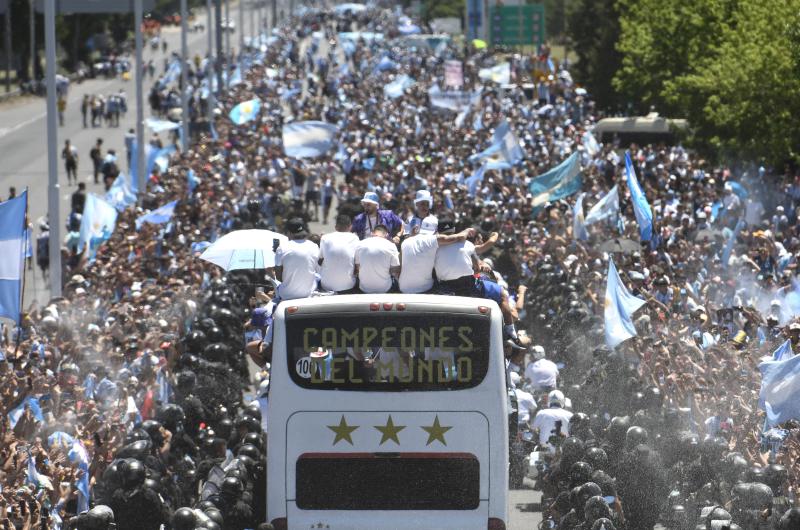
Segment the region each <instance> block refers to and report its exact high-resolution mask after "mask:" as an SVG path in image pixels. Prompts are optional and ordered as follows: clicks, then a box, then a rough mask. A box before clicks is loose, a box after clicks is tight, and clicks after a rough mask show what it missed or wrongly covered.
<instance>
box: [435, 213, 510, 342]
mask: <svg viewBox="0 0 800 530" xmlns="http://www.w3.org/2000/svg"><path fill="white" fill-rule="evenodd" d="M455 231H456V223H455V219H454V218H453V217H452V216H450V215H448V216H445V217H442V218H441V219H439V233H441V234H454V233H455ZM434 270H435V271H436V277H437V278H438V280H439V286H440V288H442V289H443V290H445V291H452V292H454V293H455V294H456V295H458V296H477V297H480V298H488V299H490V300H494V301H495V302H497V304H498V305H499V306H500V311H502V313H503V323H504V324H505V326H504V328H503V331H504V332H505V333H506V335H507V336H508V337H511V338H513V339H515V340H516V339H517V331H516V329H515V328H514V316H513V312H512V310H511V305H510V304H509V302H508V294H507V293H506V292H505V291H504V290H503V288H502V287H500V286H499V285H498V284H497V283H495V282H492V281H488V280H481V281H480V282H476V280H475V274H476V273H479V272H491V268H490V267H488V266H486V265H485V264H484V263H483V262H482V261H481V260H480V259H479V258H478V254H477V253H476V252H475V245H474V244H473V243H472V242H471V241H468V240H467V241H461V242H458V243H455V244H452V245H446V246H443V247H439V248H438V249H437V250H436V259H435V261H434Z"/></svg>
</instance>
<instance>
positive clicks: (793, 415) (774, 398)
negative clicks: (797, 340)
mask: <svg viewBox="0 0 800 530" xmlns="http://www.w3.org/2000/svg"><path fill="white" fill-rule="evenodd" d="M758 369H759V370H760V371H761V391H760V392H759V396H758V406H759V408H761V409H762V410H764V411H765V412H766V413H767V417H766V421H765V422H764V427H765V430H766V429H767V428H769V427H772V426H775V425H778V424H781V423H783V422H785V421H787V420H791V419H798V418H800V399H798V397H800V355H795V356H794V357H790V358H789V359H786V360H784V361H765V362H763V363H761V364H759V365H758Z"/></svg>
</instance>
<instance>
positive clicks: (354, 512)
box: [267, 294, 508, 530]
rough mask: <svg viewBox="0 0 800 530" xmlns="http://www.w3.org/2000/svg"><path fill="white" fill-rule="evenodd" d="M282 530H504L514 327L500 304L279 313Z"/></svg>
mask: <svg viewBox="0 0 800 530" xmlns="http://www.w3.org/2000/svg"><path fill="white" fill-rule="evenodd" d="M274 326H275V327H274V330H275V333H274V341H273V354H272V369H271V379H270V385H271V386H270V396H269V421H270V426H269V427H270V428H269V432H268V435H267V436H268V458H267V513H268V520H269V521H270V522H271V523H272V524H273V525H274V526H275V528H276V529H278V530H281V529H287V528H289V529H300V528H302V529H308V528H326V529H330V530H337V529H348V530H358V529H363V530H375V529H380V528H386V529H406V528H407V529H415V530H419V529H433V528H436V529H444V528H450V529H458V530H469V529H476V530H477V529H484V530H485V529H490V530H501V529H504V528H506V521H507V489H508V415H507V408H508V404H507V398H506V380H505V368H504V361H503V338H502V337H503V335H502V316H501V314H500V310H499V308H498V306H497V305H496V304H495V303H494V302H492V301H489V300H484V299H478V298H462V297H455V296H438V295H400V294H386V295H340V296H330V297H319V298H309V299H303V300H291V301H287V302H283V303H282V304H281V305H280V306H279V307H278V310H277V312H276V314H275V322H274Z"/></svg>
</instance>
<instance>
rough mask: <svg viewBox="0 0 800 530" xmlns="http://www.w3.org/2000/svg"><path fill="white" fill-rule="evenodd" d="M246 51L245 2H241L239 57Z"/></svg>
mask: <svg viewBox="0 0 800 530" xmlns="http://www.w3.org/2000/svg"><path fill="white" fill-rule="evenodd" d="M243 51H244V0H239V55H240V56H241V55H242V52H243Z"/></svg>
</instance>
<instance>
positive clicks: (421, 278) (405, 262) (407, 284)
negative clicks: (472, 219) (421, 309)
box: [398, 224, 475, 293]
mask: <svg viewBox="0 0 800 530" xmlns="http://www.w3.org/2000/svg"><path fill="white" fill-rule="evenodd" d="M433 230H434V229H433V228H432V227H426V226H425V225H424V224H423V225H422V227H421V228H420V230H419V231H418V233H417V234H416V235H409V236H406V237H405V239H404V240H403V242H402V244H401V245H400V263H401V265H402V269H401V270H400V279H399V282H398V283H399V285H400V292H401V293H424V292H427V291H430V290H431V289H432V288H433V269H434V266H435V263H436V251H437V250H438V249H439V248H440V247H444V246H447V245H452V244H454V243H460V242H463V241H466V240H467V238H468V237H471V236H474V235H475V230H474V229H472V228H468V229H466V230H463V231H461V232H460V233H458V234H435V233H434V232H433Z"/></svg>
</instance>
